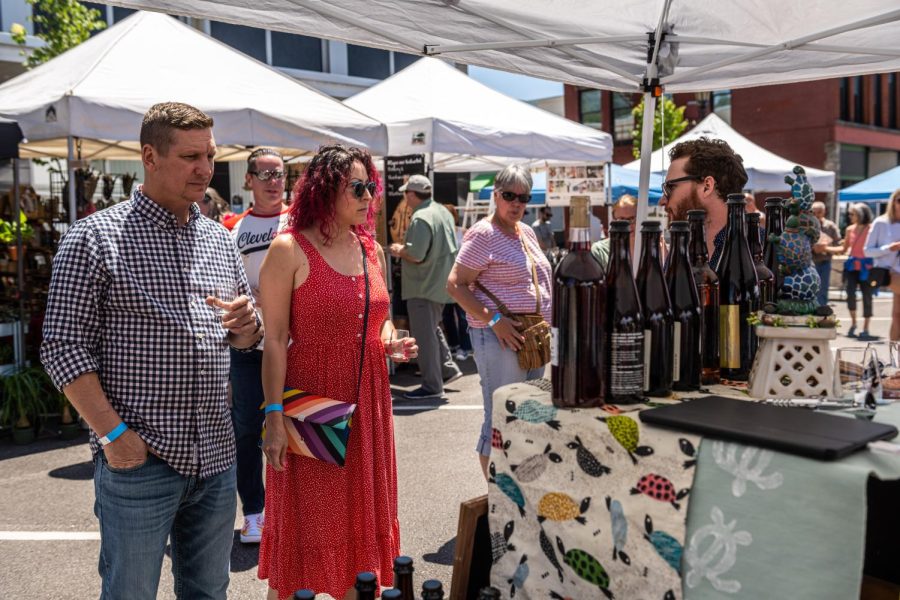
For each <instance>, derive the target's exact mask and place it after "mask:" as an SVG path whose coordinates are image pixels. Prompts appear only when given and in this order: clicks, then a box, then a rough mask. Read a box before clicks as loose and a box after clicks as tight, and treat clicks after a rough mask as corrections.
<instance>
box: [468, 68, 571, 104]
mask: <svg viewBox="0 0 900 600" xmlns="http://www.w3.org/2000/svg"><path fill="white" fill-rule="evenodd" d="M469 77H471V78H473V79H475V80H476V81H479V82H481V83H483V84H484V85H486V86H488V87H489V88H493V89H495V90H497V91H498V92H503V93H504V94H506V95H507V96H512V97H513V98H516V99H518V100H539V99H541V98H550V97H551V96H562V93H563V84H561V83H558V82H555V81H547V80H545V79H537V78H535V77H528V76H525V75H516V74H514V73H507V72H505V71H496V70H494V69H485V68H484V67H475V66H470V67H469Z"/></svg>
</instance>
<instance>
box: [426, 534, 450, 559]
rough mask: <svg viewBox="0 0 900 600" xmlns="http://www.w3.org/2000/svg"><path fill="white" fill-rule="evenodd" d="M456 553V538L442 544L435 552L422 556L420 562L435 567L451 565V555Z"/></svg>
mask: <svg viewBox="0 0 900 600" xmlns="http://www.w3.org/2000/svg"><path fill="white" fill-rule="evenodd" d="M455 551H456V538H455V537H454V538H452V539H449V540H447V541H446V542H444V544H443V545H442V546H441V547H440V548H438V549H437V551H435V552H429V553H428V554H423V555H422V560H424V561H425V562H429V563H432V564H435V565H453V553H454V552H455Z"/></svg>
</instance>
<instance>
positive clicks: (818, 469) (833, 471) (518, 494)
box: [489, 384, 900, 600]
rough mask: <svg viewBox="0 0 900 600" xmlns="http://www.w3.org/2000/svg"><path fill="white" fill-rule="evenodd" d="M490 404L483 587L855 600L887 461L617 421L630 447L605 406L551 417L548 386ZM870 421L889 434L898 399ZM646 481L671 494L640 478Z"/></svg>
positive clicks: (526, 594)
mask: <svg viewBox="0 0 900 600" xmlns="http://www.w3.org/2000/svg"><path fill="white" fill-rule="evenodd" d="M538 385H540V384H538ZM714 392H715V393H719V394H722V393H723V390H722V389H716V390H714ZM731 394H734V392H733V390H732V391H731ZM526 403H528V404H527V409H525V406H526ZM494 405H495V406H494V412H493V414H494V428H495V430H496V431H495V440H494V442H495V448H494V451H493V455H492V461H493V463H494V472H495V475H494V478H493V481H492V483H491V485H489V503H490V513H489V522H490V525H491V533H492V541H493V546H494V548H493V549H494V557H495V564H494V568H493V569H492V577H491V581H492V584H493V585H495V586H496V587H498V588H499V589H501V590H503V592H504V597H513V598H516V599H520V598H522V599H527V598H603V597H609V595H611V594H612V595H615V597H616V598H620V599H632V598H642V599H643V598H646V599H648V600H650V599H653V600H656V599H660V600H662V599H669V598H672V599H675V598H686V599H688V600H693V599H706V598H752V599H754V600H762V599H766V600H768V599H770V598H771V599H775V598H778V599H781V598H791V599H803V598H810V599H816V600H827V599H835V600H848V599H852V598H858V597H859V588H860V581H861V577H862V568H863V556H864V549H865V529H866V483H867V479H868V478H869V476H870V475H875V476H877V477H879V478H881V479H898V478H900V457H898V456H896V455H890V454H883V453H876V452H871V451H862V452H858V453H856V454H854V455H853V456H851V457H849V458H846V459H844V460H841V461H837V462H822V461H816V460H811V459H805V458H800V457H797V456H793V455H789V454H783V453H780V452H775V451H770V450H763V449H760V448H756V447H751V446H745V445H741V444H734V443H730V442H722V441H718V440H712V439H705V440H703V441H702V443H700V441H699V440H698V439H697V438H696V437H694V436H690V435H685V434H683V433H679V432H673V431H668V430H664V429H660V428H655V427H651V426H647V425H644V424H643V423H640V422H639V421H638V420H637V415H636V414H634V413H632V414H627V415H621V416H624V417H625V418H629V419H632V420H633V421H634V422H635V423H636V424H637V425H638V429H637V430H635V431H634V435H636V436H637V437H638V439H637V440H634V441H632V440H631V439H630V438H622V434H621V432H620V431H618V430H617V431H612V430H611V429H610V428H609V427H607V426H606V425H605V423H606V422H608V417H609V416H610V413H609V412H607V411H605V410H601V409H587V410H579V411H557V410H555V409H554V408H553V406H552V404H551V402H550V394H549V392H548V391H547V388H546V385H544V388H543V389H540V387H535V386H533V385H527V384H514V385H511V386H506V387H504V388H501V389H500V390H498V391H497V393H496V394H495V396H494ZM598 418H599V419H606V421H598ZM876 420H879V421H883V422H887V423H892V424H894V425H897V426H898V427H900V404H897V405H891V406H884V407H880V408H879V410H878V415H877V417H876ZM550 421H553V422H554V423H550ZM554 425H557V426H554ZM629 427H630V426H629ZM614 433H617V434H619V438H621V440H620V439H618V438H616V436H615V435H614ZM576 437H577V440H576ZM620 441H621V442H624V444H623V443H620ZM548 446H549V449H548ZM647 447H653V451H652V452H648V451H647V450H646V448H647ZM579 449H581V450H588V451H589V454H590V456H593V457H594V458H595V459H596V462H597V463H599V464H601V465H603V466H606V467H609V468H610V470H611V472H610V473H606V472H604V473H602V474H600V475H597V472H598V471H597V464H595V463H594V462H593V461H591V460H590V459H589V458H588V456H587V455H585V454H584V453H583V452H581V453H580V452H579ZM695 449H696V450H695ZM623 450H627V451H626V452H623ZM579 454H580V456H579ZM691 454H693V456H692V455H691ZM551 455H552V456H551ZM695 459H696V468H694V467H693V463H692V461H693V460H695ZM523 464H524V465H525V468H524V474H523V467H522V465H523ZM514 465H515V467H516V468H515V469H514V468H513V466H514ZM591 471H593V473H591ZM653 475H659V476H661V477H662V478H663V479H665V480H667V481H668V482H670V483H671V487H669V486H668V484H664V489H663V488H660V489H661V490H662V495H663V496H665V499H666V500H668V501H671V502H664V501H660V500H659V499H657V498H653V497H652V496H651V494H648V493H646V486H645V485H639V482H640V481H641V480H642V479H643V478H645V476H653ZM654 479H656V481H659V478H654ZM645 483H647V481H646V480H645ZM642 490H643V491H642ZM672 494H674V497H670V496H672ZM548 496H549V497H550V499H552V500H553V501H554V502H553V505H554V510H555V511H556V512H555V513H554V512H553V511H551V512H550V518H548V516H547V514H546V513H547V512H548V508H547V507H548V506H550V503H549V501H548ZM588 498H589V499H590V501H589V502H588V503H585V499H588ZM607 498H609V501H607ZM675 505H677V506H678V508H676V507H675ZM523 512H524V514H523ZM542 513H543V514H542ZM616 514H621V515H622V517H617V516H615V515H616ZM581 521H584V523H582V522H581ZM685 521H686V523H685ZM548 545H549V546H550V548H549V549H548V548H547V546H548ZM573 548H574V549H576V550H582V551H583V552H584V554H583V555H582V554H580V553H578V552H575V553H573V552H571V550H572V549H573ZM567 553H568V559H567V558H566V557H567ZM623 554H624V555H625V558H626V559H628V563H626V562H625V561H624V560H623V559H622V555H623ZM679 558H680V561H679ZM591 559H593V560H591ZM595 563H596V564H598V565H600V567H601V568H600V570H597V568H596V566H594V564H595ZM591 569H593V570H592V571H591ZM679 579H680V580H679ZM598 590H599V591H598Z"/></svg>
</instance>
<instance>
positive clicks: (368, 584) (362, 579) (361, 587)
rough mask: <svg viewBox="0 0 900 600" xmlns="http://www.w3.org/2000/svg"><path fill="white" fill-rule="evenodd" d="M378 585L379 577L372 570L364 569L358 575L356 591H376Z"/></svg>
mask: <svg viewBox="0 0 900 600" xmlns="http://www.w3.org/2000/svg"><path fill="white" fill-rule="evenodd" d="M377 587H378V578H377V577H375V573H372V572H371V571H363V572H362V573H359V574H357V575H356V591H358V592H374V591H375V588H377Z"/></svg>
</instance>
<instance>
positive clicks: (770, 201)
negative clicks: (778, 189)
mask: <svg viewBox="0 0 900 600" xmlns="http://www.w3.org/2000/svg"><path fill="white" fill-rule="evenodd" d="M770 206H784V200H782V199H781V198H775V197H771V198H766V208H769V207H770Z"/></svg>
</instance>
